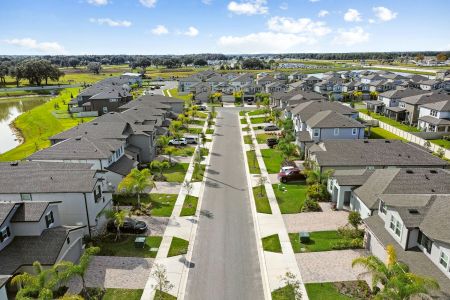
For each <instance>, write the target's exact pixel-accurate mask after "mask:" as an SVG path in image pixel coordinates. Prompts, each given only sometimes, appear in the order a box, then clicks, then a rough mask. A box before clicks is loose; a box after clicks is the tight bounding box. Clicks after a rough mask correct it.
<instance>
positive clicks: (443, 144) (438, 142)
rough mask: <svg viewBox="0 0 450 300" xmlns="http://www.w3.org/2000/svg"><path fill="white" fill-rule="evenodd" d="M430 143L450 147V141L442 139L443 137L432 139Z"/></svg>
mask: <svg viewBox="0 0 450 300" xmlns="http://www.w3.org/2000/svg"><path fill="white" fill-rule="evenodd" d="M430 143H433V144H436V145H438V146H441V147H444V148H445V149H450V141H446V140H442V139H441V140H430Z"/></svg>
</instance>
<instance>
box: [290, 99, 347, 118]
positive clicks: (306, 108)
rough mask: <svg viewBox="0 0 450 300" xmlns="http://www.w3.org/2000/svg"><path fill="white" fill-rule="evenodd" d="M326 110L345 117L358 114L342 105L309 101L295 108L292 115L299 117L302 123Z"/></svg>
mask: <svg viewBox="0 0 450 300" xmlns="http://www.w3.org/2000/svg"><path fill="white" fill-rule="evenodd" d="M324 110H331V111H334V112H337V113H340V114H343V115H353V114H355V113H356V110H354V109H353V108H351V107H348V106H345V105H343V104H340V103H338V102H330V101H322V100H318V101H308V102H304V103H301V104H299V105H297V106H296V107H294V108H293V109H292V110H291V112H292V115H293V116H295V115H299V116H300V119H301V120H302V121H305V120H308V119H309V118H311V117H312V116H314V115H315V114H317V113H318V112H320V111H324Z"/></svg>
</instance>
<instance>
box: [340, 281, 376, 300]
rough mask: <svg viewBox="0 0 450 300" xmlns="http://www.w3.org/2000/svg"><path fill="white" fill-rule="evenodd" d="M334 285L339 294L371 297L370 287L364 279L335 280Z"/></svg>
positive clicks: (361, 297)
mask: <svg viewBox="0 0 450 300" xmlns="http://www.w3.org/2000/svg"><path fill="white" fill-rule="evenodd" d="M334 286H335V287H336V289H337V290H338V292H339V293H340V294H343V295H346V296H349V297H351V298H355V299H363V300H366V299H371V298H372V293H371V291H370V287H369V285H368V284H367V282H366V281H364V280H358V281H343V282H335V283H334Z"/></svg>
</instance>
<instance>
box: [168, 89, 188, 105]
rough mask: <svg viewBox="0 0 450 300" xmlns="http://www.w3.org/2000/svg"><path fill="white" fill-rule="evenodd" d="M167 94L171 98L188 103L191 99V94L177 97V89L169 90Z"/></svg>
mask: <svg viewBox="0 0 450 300" xmlns="http://www.w3.org/2000/svg"><path fill="white" fill-rule="evenodd" d="M169 92H170V94H171V95H172V97H174V98H178V99H183V100H184V101H185V102H188V101H190V100H191V99H192V94H186V95H178V88H173V89H170V90H169Z"/></svg>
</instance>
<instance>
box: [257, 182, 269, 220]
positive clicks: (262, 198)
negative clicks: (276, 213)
mask: <svg viewBox="0 0 450 300" xmlns="http://www.w3.org/2000/svg"><path fill="white" fill-rule="evenodd" d="M253 197H254V198H255V204H256V211H257V212H259V213H263V214H271V213H272V209H271V208H270V204H269V199H268V198H267V193H266V189H265V187H262V193H261V186H255V187H254V188H253Z"/></svg>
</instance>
